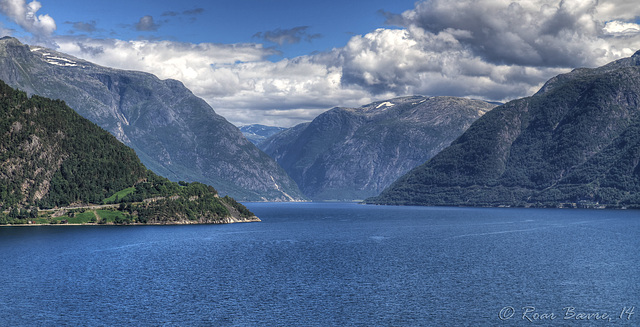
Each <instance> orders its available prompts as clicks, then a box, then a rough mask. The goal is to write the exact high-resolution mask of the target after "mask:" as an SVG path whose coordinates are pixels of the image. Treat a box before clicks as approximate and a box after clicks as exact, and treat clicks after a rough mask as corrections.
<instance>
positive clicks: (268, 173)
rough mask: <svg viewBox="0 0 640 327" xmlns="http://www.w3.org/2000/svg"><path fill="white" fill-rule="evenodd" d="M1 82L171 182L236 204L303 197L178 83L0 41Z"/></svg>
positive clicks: (279, 171) (262, 155) (11, 40)
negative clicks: (60, 106)
mask: <svg viewBox="0 0 640 327" xmlns="http://www.w3.org/2000/svg"><path fill="white" fill-rule="evenodd" d="M0 79H2V80H4V81H5V82H6V83H7V84H9V85H10V86H12V87H14V88H19V89H21V90H23V91H26V92H27V93H28V94H37V95H40V96H44V97H47V98H53V99H61V100H64V101H65V102H66V103H67V104H68V105H69V106H70V107H71V108H73V109H74V110H75V111H76V112H78V113H79V114H80V115H82V116H83V117H85V118H87V119H89V120H91V121H92V122H94V123H96V124H98V125H99V126H100V127H102V128H104V129H105V130H107V131H108V132H110V133H111V134H113V135H115V136H116V137H117V138H118V139H119V140H120V141H122V142H123V143H124V144H126V145H128V146H130V147H131V148H133V149H134V150H135V151H136V153H137V154H138V156H139V157H140V159H141V160H142V162H143V163H144V164H145V165H146V166H147V167H148V168H150V169H151V170H153V171H155V172H156V173H158V174H160V175H162V176H165V177H167V178H169V179H171V180H174V181H179V180H184V181H198V182H202V183H205V184H210V185H212V186H214V187H216V188H217V189H219V190H220V192H221V193H223V194H229V195H231V196H234V197H237V198H238V199H242V200H264V199H268V200H291V199H299V198H300V197H301V196H302V195H301V193H300V191H299V190H298V188H297V186H296V185H295V182H293V180H291V179H290V178H289V177H288V176H287V174H286V173H285V172H284V170H282V168H280V167H279V166H278V164H277V163H276V162H275V161H273V159H271V158H270V157H269V156H268V155H266V154H265V153H263V152H262V151H260V150H259V149H258V148H256V147H255V146H254V145H253V144H252V143H251V142H249V141H247V139H246V138H245V137H244V136H243V135H242V133H241V132H240V131H239V130H238V129H237V128H236V127H235V126H233V125H232V124H231V123H229V122H228V121H226V120H225V119H224V118H223V117H221V116H219V115H217V114H216V113H215V112H214V111H213V109H212V108H211V107H210V106H209V105H208V104H207V103H206V102H205V101H204V100H202V99H200V98H198V97H196V96H194V95H193V94H192V93H191V91H189V90H188V89H187V88H185V87H184V85H182V83H180V82H178V81H175V80H160V79H158V78H157V77H155V76H153V75H151V74H147V73H142V72H136V71H124V70H117V69H111V68H106V67H101V66H98V65H95V64H92V63H90V62H87V61H84V60H80V59H77V58H74V57H72V56H69V55H66V54H63V53H59V52H56V51H53V50H50V49H46V48H42V47H36V46H28V45H24V44H21V43H20V42H19V41H18V40H16V39H14V38H9V37H5V38H2V39H0Z"/></svg>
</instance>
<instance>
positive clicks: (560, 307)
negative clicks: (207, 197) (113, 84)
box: [0, 203, 640, 326]
mask: <svg viewBox="0 0 640 327" xmlns="http://www.w3.org/2000/svg"><path fill="white" fill-rule="evenodd" d="M247 206H248V207H249V208H250V209H251V210H252V211H254V212H255V213H256V214H257V215H258V216H259V217H260V218H261V219H262V220H263V221H262V222H261V223H248V224H231V225H195V226H193V225H190V226H132V227H126V226H77V227H76V226H43V227H1V228H0V263H1V265H0V276H2V282H0V325H6V326H12V325H50V326H54V325H55V326H58V325H90V326H103V325H104V326H115V325H143V326H157V325H163V326H173V325H176V326H193V325H196V326H465V325H467V326H485V325H494V326H500V325H503V326H510V325H532V324H533V325H539V326H546V325H558V326H565V325H580V326H582V325H603V324H607V325H609V324H612V323H614V324H616V325H629V326H637V325H639V324H640V317H639V316H640V308H638V307H639V306H640V274H639V273H638V271H640V256H639V255H638V253H639V250H640V238H639V236H640V219H639V218H640V214H639V212H638V211H613V210H556V209H485V208H481V209H478V208H429V207H380V206H363V205H356V204H341V203H335V204H318V203H280V204H274V203H248V204H247ZM633 307H635V308H636V309H635V311H630V310H627V311H626V313H625V314H623V315H621V313H622V312H623V311H624V310H625V308H627V309H629V308H633ZM564 308H574V309H573V312H575V313H576V314H578V313H584V314H591V316H590V319H584V320H576V319H569V320H565V319H564V318H565V317H566V315H571V312H572V311H571V309H564ZM511 309H512V310H511ZM510 310H511V311H510ZM567 310H569V311H568V312H567ZM525 311H526V312H525ZM630 312H633V314H631V313H630ZM501 313H502V316H501ZM596 313H597V314H599V315H600V316H598V317H600V318H602V316H603V315H604V314H608V315H609V317H608V318H607V317H606V316H605V318H606V319H605V320H604V321H603V320H602V319H599V320H596V315H595V314H596ZM636 313H637V315H636ZM535 314H537V317H538V318H541V317H542V318H543V319H539V320H534V321H532V322H530V321H528V319H529V318H533V317H534V315H535ZM553 316H555V318H554V319H551V318H550V317H553ZM576 316H577V315H576ZM585 317H586V316H585ZM501 318H502V319H504V320H501ZM629 318H630V319H629Z"/></svg>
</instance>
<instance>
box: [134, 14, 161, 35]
mask: <svg viewBox="0 0 640 327" xmlns="http://www.w3.org/2000/svg"><path fill="white" fill-rule="evenodd" d="M159 27H160V25H159V24H156V22H155V21H154V20H153V16H149V15H147V16H143V17H140V20H139V21H138V22H137V23H136V24H135V28H136V31H145V32H153V31H157V30H158V28H159Z"/></svg>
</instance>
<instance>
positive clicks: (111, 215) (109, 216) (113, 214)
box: [96, 210, 124, 223]
mask: <svg viewBox="0 0 640 327" xmlns="http://www.w3.org/2000/svg"><path fill="white" fill-rule="evenodd" d="M96 212H97V213H98V216H100V218H101V219H106V220H107V222H109V223H112V222H114V221H115V220H116V218H117V217H120V218H121V219H123V218H124V215H123V214H122V212H120V211H111V210H97V211H96Z"/></svg>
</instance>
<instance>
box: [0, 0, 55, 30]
mask: <svg viewBox="0 0 640 327" xmlns="http://www.w3.org/2000/svg"><path fill="white" fill-rule="evenodd" d="M40 8H42V5H41V4H40V2H38V1H31V2H30V3H28V4H27V3H26V1H24V0H1V1H0V12H2V14H3V15H5V16H7V17H9V18H10V19H11V20H12V21H14V22H15V23H16V24H18V25H19V26H20V27H22V28H23V29H24V30H25V31H27V32H29V33H31V34H32V35H33V36H34V37H36V38H38V37H47V36H50V35H51V34H53V32H54V31H55V30H56V22H55V21H54V19H53V18H51V16H49V15H38V14H37V12H38V10H40Z"/></svg>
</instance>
